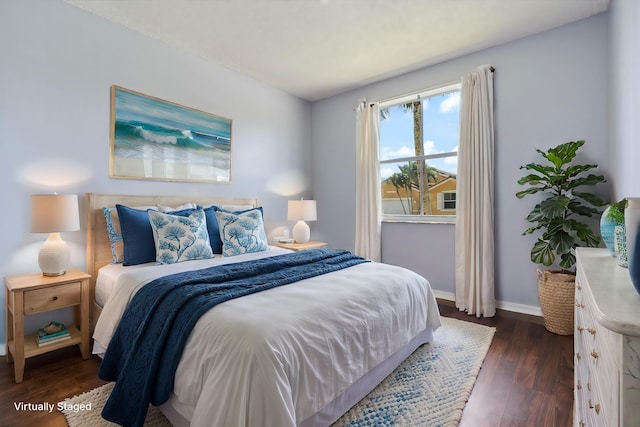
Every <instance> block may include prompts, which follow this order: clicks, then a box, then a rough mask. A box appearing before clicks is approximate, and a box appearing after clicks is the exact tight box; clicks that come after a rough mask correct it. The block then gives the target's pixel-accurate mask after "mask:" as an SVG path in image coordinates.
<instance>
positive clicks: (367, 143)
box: [355, 102, 382, 262]
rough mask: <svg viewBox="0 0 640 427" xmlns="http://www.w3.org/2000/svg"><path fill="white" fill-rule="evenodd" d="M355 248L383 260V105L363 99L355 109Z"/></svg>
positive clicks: (358, 251)
mask: <svg viewBox="0 0 640 427" xmlns="http://www.w3.org/2000/svg"><path fill="white" fill-rule="evenodd" d="M356 125H357V128H356V150H357V153H356V156H357V161H356V250H355V253H356V254H357V255H360V256H362V257H365V258H369V259H371V260H373V261H378V262H379V261H380V258H381V250H380V228H381V221H380V218H381V216H382V202H381V200H380V166H379V164H378V161H379V157H380V155H379V154H380V108H379V106H378V104H371V103H367V102H363V103H361V104H360V105H359V106H358V108H357V109H356Z"/></svg>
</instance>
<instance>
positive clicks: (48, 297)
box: [24, 282, 81, 314]
mask: <svg viewBox="0 0 640 427" xmlns="http://www.w3.org/2000/svg"><path fill="white" fill-rule="evenodd" d="M80 287H81V282H72V283H67V284H64V285H58V286H49V287H46V288H42V289H35V290H33V291H26V292H25V293H24V314H33V313H40V312H42V311H48V310H54V309H56V308H62V307H68V306H70V305H76V304H80Z"/></svg>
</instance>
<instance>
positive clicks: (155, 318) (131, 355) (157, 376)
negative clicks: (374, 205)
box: [98, 249, 367, 426]
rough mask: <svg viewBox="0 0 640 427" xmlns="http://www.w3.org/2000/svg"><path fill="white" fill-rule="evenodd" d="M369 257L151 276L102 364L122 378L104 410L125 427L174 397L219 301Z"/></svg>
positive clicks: (106, 372)
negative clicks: (191, 343)
mask: <svg viewBox="0 0 640 427" xmlns="http://www.w3.org/2000/svg"><path fill="white" fill-rule="evenodd" d="M363 262H367V260H365V259H363V258H361V257H358V256H355V255H353V254H351V253H350V252H348V251H343V250H332V249H313V250H307V251H300V252H295V253H291V254H285V255H278V256H274V257H269V258H262V259H258V260H253V261H246V262H240V263H236V264H227V265H222V266H216V267H209V268H205V269H202V270H197V271H189V272H183V273H178V274H173V275H170V276H166V277H162V278H159V279H156V280H154V281H152V282H150V283H148V284H147V285H145V286H143V287H142V288H141V289H140V290H139V291H138V292H137V293H136V294H135V296H134V297H133V298H132V300H131V302H130V303H129V305H128V306H127V309H126V310H125V313H124V314H123V316H122V319H121V321H120V324H119V325H118V328H117V329H116V331H115V333H114V335H113V337H112V338H111V341H110V342H109V346H108V348H107V352H106V353H105V356H104V359H103V361H102V364H101V365H100V369H99V371H98V376H99V377H100V378H102V379H104V380H107V381H115V382H116V383H115V386H114V388H113V391H112V392H111V395H110V397H109V399H108V400H107V402H106V404H105V406H104V409H103V410H102V416H103V417H104V418H105V419H107V420H109V421H112V422H115V423H118V424H121V425H123V426H142V425H143V424H144V420H145V417H146V415H147V408H148V405H149V403H151V404H153V405H156V406H157V405H161V404H163V403H164V402H166V401H167V400H168V399H169V396H170V394H171V392H172V391H173V382H174V376H175V371H176V368H177V366H178V362H179V361H180V357H181V355H182V351H183V348H184V345H185V343H186V341H187V338H188V337H189V334H190V333H191V330H192V329H193V327H194V325H195V324H196V322H197V321H198V319H199V318H200V316H202V315H203V314H204V313H205V312H206V311H208V310H209V309H210V308H212V307H213V306H215V305H216V304H220V303H222V302H225V301H228V300H231V299H233V298H238V297H241V296H244V295H249V294H252V293H255V292H260V291H263V290H266V289H271V288H274V287H277V286H282V285H286V284H289V283H293V282H297V281H299V280H303V279H307V278H310V277H314V276H319V275H321V274H325V273H329V272H332V271H337V270H341V269H343V268H347V267H350V266H353V265H356V264H360V263H363Z"/></svg>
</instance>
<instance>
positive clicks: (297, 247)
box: [276, 240, 327, 251]
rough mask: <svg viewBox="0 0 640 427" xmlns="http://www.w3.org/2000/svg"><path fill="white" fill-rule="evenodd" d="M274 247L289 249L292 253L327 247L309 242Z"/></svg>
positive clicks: (320, 243) (278, 244) (279, 244)
mask: <svg viewBox="0 0 640 427" xmlns="http://www.w3.org/2000/svg"><path fill="white" fill-rule="evenodd" d="M276 246H277V247H279V248H284V249H291V250H292V251H303V250H305V249H315V248H324V247H325V246H327V244H326V243H324V242H315V241H313V240H310V241H308V242H306V243H280V242H278V243H276Z"/></svg>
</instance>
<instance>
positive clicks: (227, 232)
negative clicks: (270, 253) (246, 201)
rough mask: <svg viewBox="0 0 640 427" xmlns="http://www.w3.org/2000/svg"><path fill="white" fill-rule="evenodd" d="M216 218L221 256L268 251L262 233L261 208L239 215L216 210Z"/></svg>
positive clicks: (264, 236)
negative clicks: (220, 242) (220, 240)
mask: <svg viewBox="0 0 640 427" xmlns="http://www.w3.org/2000/svg"><path fill="white" fill-rule="evenodd" d="M216 217H217V219H218V225H219V227H220V238H221V239H222V255H223V256H235V255H241V254H246V253H252V252H262V251H266V250H267V249H269V244H268V242H267V235H266V233H265V231H264V221H263V219H262V208H256V209H250V210H248V211H244V212H240V213H237V212H236V213H231V212H226V211H222V210H217V211H216Z"/></svg>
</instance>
